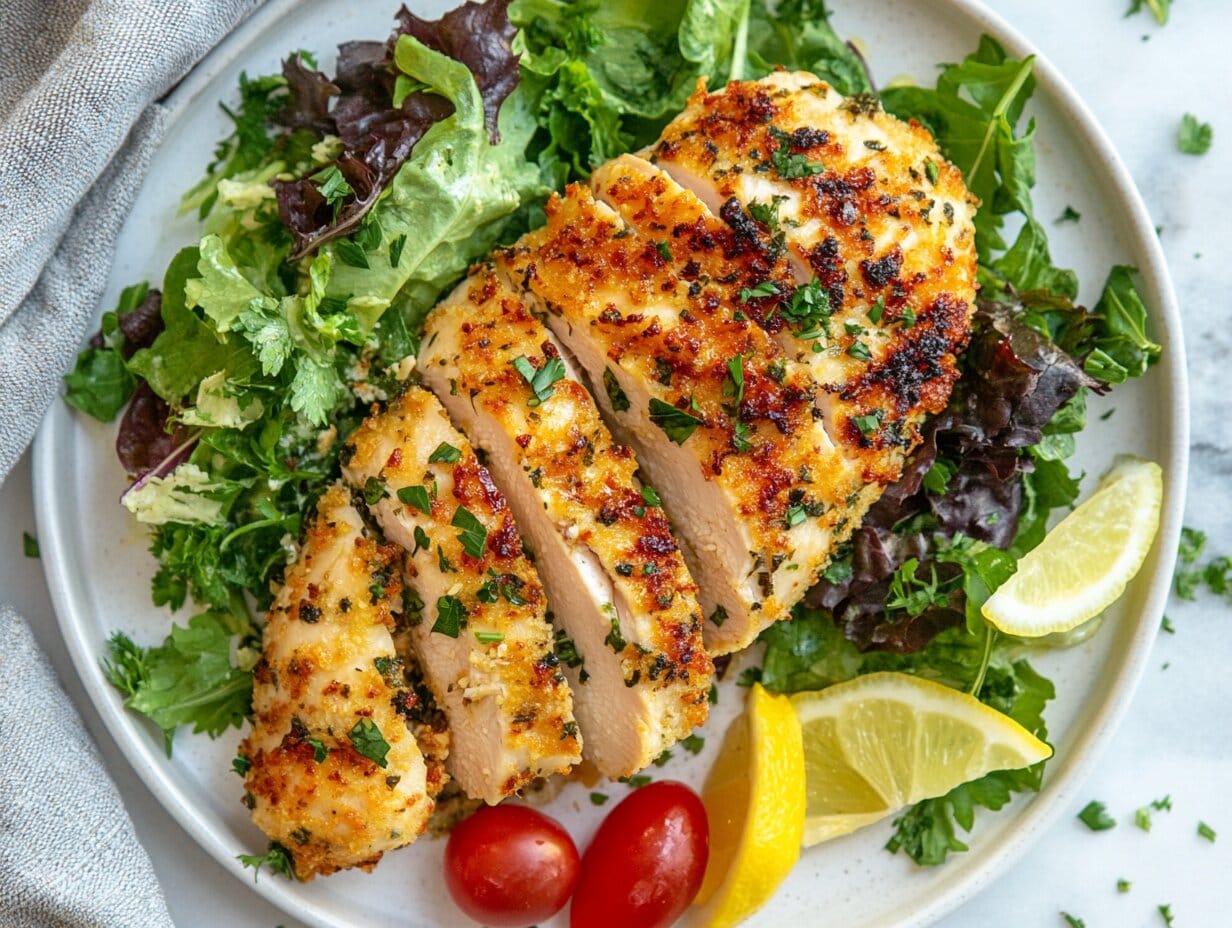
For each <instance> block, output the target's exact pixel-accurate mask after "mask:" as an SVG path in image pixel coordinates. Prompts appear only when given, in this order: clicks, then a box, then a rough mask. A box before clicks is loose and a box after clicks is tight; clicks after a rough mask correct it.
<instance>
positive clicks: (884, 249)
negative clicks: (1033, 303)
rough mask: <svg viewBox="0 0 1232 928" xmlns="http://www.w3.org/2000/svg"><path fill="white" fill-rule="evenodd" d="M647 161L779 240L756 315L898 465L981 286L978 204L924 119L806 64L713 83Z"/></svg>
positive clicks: (839, 420) (953, 372)
mask: <svg viewBox="0 0 1232 928" xmlns="http://www.w3.org/2000/svg"><path fill="white" fill-rule="evenodd" d="M646 157H647V158H649V160H651V161H652V162H653V163H654V164H656V165H657V166H659V167H661V168H663V169H664V170H665V171H667V172H668V173H669V174H671V175H672V176H673V177H674V178H675V179H676V180H677V181H679V182H680V183H681V184H683V185H684V186H686V187H688V188H690V189H691V190H693V191H694V192H695V193H697V195H698V196H699V197H700V198H701V199H702V200H703V201H705V203H706V204H707V206H709V207H710V209H711V210H713V211H714V212H715V213H716V214H718V215H720V216H721V217H722V218H723V220H724V221H725V222H727V223H728V224H729V225H730V226H731V227H732V228H733V229H736V230H737V231H739V232H740V233H741V234H742V235H743V236H745V237H746V238H747V239H750V240H751V239H753V238H760V241H761V243H762V247H763V248H764V249H766V250H768V251H769V252H770V253H772V254H777V253H782V252H785V253H786V256H787V258H788V259H789V260H790V262H791V264H792V266H793V267H794V269H795V272H796V282H797V283H798V284H799V285H800V286H799V289H798V290H797V289H791V290H787V291H785V290H784V289H783V287H782V286H781V285H780V284H779V283H778V281H776V280H774V279H771V278H769V277H768V278H767V282H766V283H765V284H764V285H763V286H761V287H760V288H757V287H754V288H753V289H754V291H755V292H757V293H759V294H761V295H760V296H758V297H755V299H754V300H753V302H755V303H756V304H758V305H757V306H756V307H755V308H754V310H753V312H752V314H753V315H754V317H755V318H757V319H759V320H763V321H766V320H768V321H769V322H770V326H769V328H771V329H772V330H774V331H776V337H777V338H778V340H779V342H780V344H781V345H783V347H784V349H785V350H787V351H788V352H789V353H791V354H794V355H795V356H796V357H798V358H799V359H801V360H803V361H806V362H807V363H808V364H809V366H810V368H811V370H812V372H813V375H814V377H815V379H816V380H817V382H818V383H819V384H821V385H822V386H823V389H824V390H825V393H826V396H827V398H828V401H827V402H826V403H823V407H824V408H825V410H826V413H827V418H828V420H829V421H830V426H831V433H832V434H833V435H834V438H835V441H836V442H839V443H840V444H842V445H845V446H846V447H847V448H849V449H850V451H851V453H852V454H853V455H855V456H856V457H858V458H859V460H860V461H861V462H862V465H863V466H864V468H865V469H866V470H867V472H868V478H869V479H870V480H874V481H880V482H888V481H891V480H893V479H895V478H896V477H897V474H898V472H899V470H900V469H901V466H902V461H903V458H904V456H905V452H906V451H907V450H909V449H910V447H911V446H912V445H914V443H915V442H916V441H917V440H918V434H917V430H918V426H919V424H920V421H921V420H922V418H923V416H924V414H925V413H928V412H939V411H940V410H941V409H943V408H944V407H945V404H946V402H947V400H948V398H949V395H950V391H951V389H952V387H953V384H954V381H955V379H956V378H957V365H956V357H955V356H956V354H957V352H958V351H959V350H961V348H962V347H963V346H964V345H965V343H966V339H967V337H968V330H969V323H970V315H971V312H972V309H973V302H974V299H975V288H976V254H975V229H974V225H973V222H972V220H973V216H974V213H975V209H976V206H977V205H978V204H977V201H976V200H975V198H974V197H972V196H971V194H970V193H969V192H968V190H967V188H966V186H965V185H964V183H963V179H962V175H961V173H960V172H959V170H958V168H956V167H955V166H954V165H952V164H950V163H949V162H948V161H946V159H945V158H944V157H943V156H942V155H941V153H940V151H939V150H938V148H937V145H936V142H935V141H934V140H933V138H932V136H931V135H930V134H929V133H928V131H927V130H925V129H924V128H923V127H921V126H920V125H918V124H917V123H914V122H911V123H907V122H903V121H901V120H899V119H896V118H895V117H893V116H891V115H889V114H887V113H885V112H883V111H882V110H881V108H880V106H879V104H878V103H877V101H876V98H874V97H872V96H867V95H860V96H856V97H851V98H846V97H844V96H842V95H841V94H839V93H838V92H837V91H835V90H834V89H832V88H831V87H830V86H829V85H827V84H826V83H824V82H823V81H821V80H819V79H818V78H817V77H815V76H813V75H812V74H808V73H806V72H786V71H782V72H776V73H774V74H771V75H769V76H768V77H765V78H763V79H762V80H759V81H735V82H732V83H730V84H728V85H727V86H726V87H724V88H723V89H722V90H721V91H718V92H716V93H713V94H707V93H706V92H705V89H704V88H699V90H698V91H697V93H695V94H694V95H693V97H692V98H691V99H690V100H689V104H688V106H687V107H686V108H685V110H684V111H683V112H682V113H681V114H680V115H679V116H677V117H676V119H674V120H673V121H672V122H671V123H670V124H669V125H668V126H667V128H666V129H664V131H663V134H662V135H661V137H660V140H659V141H658V143H657V144H655V145H653V146H651V148H650V149H648V150H647V152H646Z"/></svg>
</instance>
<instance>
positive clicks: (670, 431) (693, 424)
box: [650, 398, 705, 445]
mask: <svg viewBox="0 0 1232 928" xmlns="http://www.w3.org/2000/svg"><path fill="white" fill-rule="evenodd" d="M693 406H694V408H696V403H694V404H693ZM650 421H651V422H653V423H654V424H655V425H657V426H658V427H659V428H661V429H662V430H663V431H664V432H666V433H667V437H668V438H670V439H671V440H672V441H674V442H675V443H676V444H678V445H683V444H684V443H685V442H686V441H688V440H689V436H690V435H692V434H693V433H694V432H695V431H697V427H698V426H699V425H701V424H702V423H703V422H704V421H705V419H703V418H702V417H701V416H695V415H693V413H691V412H688V411H686V410H683V409H677V408H676V407H675V406H673V405H671V404H670V403H665V402H663V400H661V399H657V398H656V399H652V400H651V401H650Z"/></svg>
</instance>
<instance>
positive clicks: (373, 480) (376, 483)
mask: <svg viewBox="0 0 1232 928" xmlns="http://www.w3.org/2000/svg"><path fill="white" fill-rule="evenodd" d="M388 495H389V490H388V489H387V488H386V486H385V481H384V480H382V479H381V478H380V477H369V478H368V479H367V480H365V481H364V502H365V503H367V504H368V505H369V506H375V505H376V504H377V503H379V502H380V501H381V500H383V499H384V498H385V497H387V496H388Z"/></svg>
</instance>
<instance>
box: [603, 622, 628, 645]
mask: <svg viewBox="0 0 1232 928" xmlns="http://www.w3.org/2000/svg"><path fill="white" fill-rule="evenodd" d="M603 643H604V644H605V645H607V646H608V647H609V648H611V649H612V650H613V651H615V652H616V653H617V654H619V653H620V652H621V651H623V650H624V649H625V645H626V644H628V642H626V641H625V636H624V635H622V634H621V633H620V619H619V618H617V617H616V616H612V628H611V630H610V631H609V632H608V633H607V637H606V638H604V639H603Z"/></svg>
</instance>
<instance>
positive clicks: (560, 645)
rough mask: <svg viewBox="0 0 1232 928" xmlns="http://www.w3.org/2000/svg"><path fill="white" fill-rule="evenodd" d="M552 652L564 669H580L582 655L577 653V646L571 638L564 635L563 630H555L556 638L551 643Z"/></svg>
mask: <svg viewBox="0 0 1232 928" xmlns="http://www.w3.org/2000/svg"><path fill="white" fill-rule="evenodd" d="M552 651H553V652H554V653H555V654H556V656H557V658H559V659H560V662H561V663H562V664H564V665H565V666H566V667H581V666H582V664H583V663H584V661H583V659H582V655H581V654H579V653H578V649H577V645H576V644H575V643H574V641H573V639H572V638H570V637H569V636H568V635H566V634H565V630H564V629H563V628H558V629H556V636H555V638H554V640H553V642H552Z"/></svg>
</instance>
